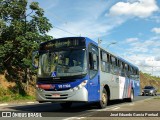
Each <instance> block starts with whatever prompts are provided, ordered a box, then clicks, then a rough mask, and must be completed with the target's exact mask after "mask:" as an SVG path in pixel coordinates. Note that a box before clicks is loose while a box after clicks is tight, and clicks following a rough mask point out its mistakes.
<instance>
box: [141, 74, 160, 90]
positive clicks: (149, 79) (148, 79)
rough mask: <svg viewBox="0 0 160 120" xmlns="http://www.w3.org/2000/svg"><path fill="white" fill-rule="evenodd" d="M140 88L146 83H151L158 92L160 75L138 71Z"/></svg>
mask: <svg viewBox="0 0 160 120" xmlns="http://www.w3.org/2000/svg"><path fill="white" fill-rule="evenodd" d="M140 80H141V88H144V86H146V85H152V86H154V87H156V88H157V89H158V91H159V92H160V77H155V76H151V75H149V74H147V73H142V72H141V73H140Z"/></svg>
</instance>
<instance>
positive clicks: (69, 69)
mask: <svg viewBox="0 0 160 120" xmlns="http://www.w3.org/2000/svg"><path fill="white" fill-rule="evenodd" d="M86 73H87V60H86V50H85V49H70V50H62V51H55V52H51V51H45V52H40V56H39V68H38V77H66V76H76V75H84V74H86Z"/></svg>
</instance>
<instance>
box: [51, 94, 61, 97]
mask: <svg viewBox="0 0 160 120" xmlns="http://www.w3.org/2000/svg"><path fill="white" fill-rule="evenodd" d="M52 97H60V94H53V95H52Z"/></svg>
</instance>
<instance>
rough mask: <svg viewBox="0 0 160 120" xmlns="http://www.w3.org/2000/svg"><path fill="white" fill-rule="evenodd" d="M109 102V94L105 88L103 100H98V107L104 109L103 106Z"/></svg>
mask: <svg viewBox="0 0 160 120" xmlns="http://www.w3.org/2000/svg"><path fill="white" fill-rule="evenodd" d="M107 104H108V94H107V91H106V89H103V91H102V95H101V100H100V101H99V102H98V107H99V108H101V109H102V108H105V107H106V106H107Z"/></svg>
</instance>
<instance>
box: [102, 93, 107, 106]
mask: <svg viewBox="0 0 160 120" xmlns="http://www.w3.org/2000/svg"><path fill="white" fill-rule="evenodd" d="M106 101H107V99H106V94H104V93H103V94H102V102H103V104H106Z"/></svg>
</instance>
